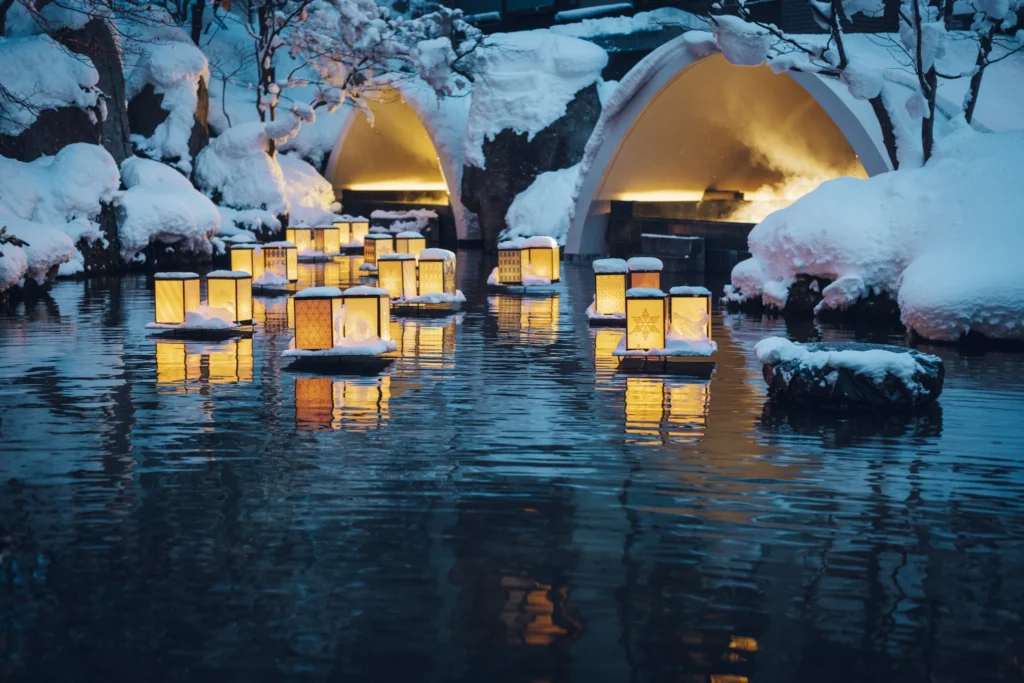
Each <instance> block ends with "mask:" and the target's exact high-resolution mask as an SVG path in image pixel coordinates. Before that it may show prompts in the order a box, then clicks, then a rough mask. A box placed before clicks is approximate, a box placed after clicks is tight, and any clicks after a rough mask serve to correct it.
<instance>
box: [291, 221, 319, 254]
mask: <svg viewBox="0 0 1024 683" xmlns="http://www.w3.org/2000/svg"><path fill="white" fill-rule="evenodd" d="M284 238H285V240H286V241H288V242H291V243H292V244H294V245H295V248H296V249H297V250H298V253H300V254H305V253H306V252H307V251H313V228H307V227H301V228H287V229H286V230H285V231H284Z"/></svg>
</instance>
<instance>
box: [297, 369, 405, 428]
mask: <svg viewBox="0 0 1024 683" xmlns="http://www.w3.org/2000/svg"><path fill="white" fill-rule="evenodd" d="M390 400H391V377H390V376H388V375H382V376H380V377H352V378H348V379H343V380H334V379H331V378H330V377H298V378H296V379H295V421H296V423H297V427H298V428H299V429H300V430H316V429H335V430H341V429H343V430H346V431H367V430H370V429H376V428H378V427H380V426H382V425H384V424H385V423H386V422H387V420H388V417H389V407H388V404H389V402H390Z"/></svg>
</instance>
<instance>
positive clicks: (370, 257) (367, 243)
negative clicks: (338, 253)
mask: <svg viewBox="0 0 1024 683" xmlns="http://www.w3.org/2000/svg"><path fill="white" fill-rule="evenodd" d="M393 253H395V240H394V238H393V237H391V235H388V234H387V233H384V234H381V233H373V234H370V235H366V238H365V240H364V241H363V261H364V262H365V263H372V264H373V265H377V260H378V259H379V258H380V257H381V256H385V255H387V254H393Z"/></svg>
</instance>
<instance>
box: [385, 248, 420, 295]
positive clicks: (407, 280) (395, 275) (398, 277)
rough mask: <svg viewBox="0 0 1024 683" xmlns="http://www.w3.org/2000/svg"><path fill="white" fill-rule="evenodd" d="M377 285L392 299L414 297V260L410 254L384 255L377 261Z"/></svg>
mask: <svg viewBox="0 0 1024 683" xmlns="http://www.w3.org/2000/svg"><path fill="white" fill-rule="evenodd" d="M377 284H378V285H379V286H380V288H381V289H386V290H388V295H390V296H391V298H392V299H411V298H413V297H414V296H416V258H415V257H414V256H413V255H412V254H384V255H383V256H381V257H380V258H379V259H377Z"/></svg>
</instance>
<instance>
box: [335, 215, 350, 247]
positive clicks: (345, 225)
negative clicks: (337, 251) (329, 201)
mask: <svg viewBox="0 0 1024 683" xmlns="http://www.w3.org/2000/svg"><path fill="white" fill-rule="evenodd" d="M334 227H335V228H337V230H338V242H339V243H340V244H342V245H344V246H348V245H349V244H351V243H352V221H334Z"/></svg>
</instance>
